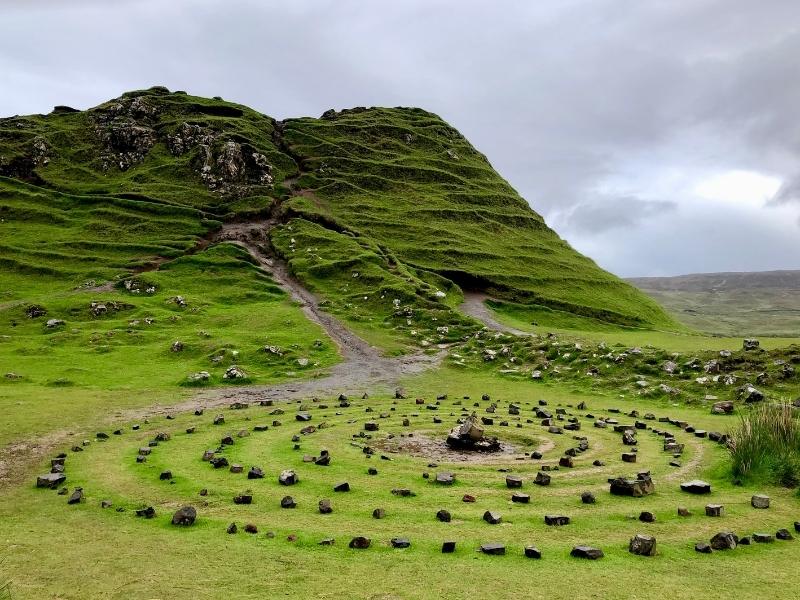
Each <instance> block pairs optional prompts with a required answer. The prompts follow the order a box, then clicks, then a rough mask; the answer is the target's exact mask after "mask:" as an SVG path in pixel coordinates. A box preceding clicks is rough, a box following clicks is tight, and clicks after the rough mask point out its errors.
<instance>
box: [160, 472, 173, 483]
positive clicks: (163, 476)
mask: <svg viewBox="0 0 800 600" xmlns="http://www.w3.org/2000/svg"><path fill="white" fill-rule="evenodd" d="M158 478H159V479H160V480H161V481H169V480H170V479H172V471H161V474H160V475H159V476H158Z"/></svg>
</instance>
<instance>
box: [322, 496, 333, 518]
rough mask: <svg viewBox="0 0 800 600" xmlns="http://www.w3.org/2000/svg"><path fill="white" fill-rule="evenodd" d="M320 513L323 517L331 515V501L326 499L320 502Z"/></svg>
mask: <svg viewBox="0 0 800 600" xmlns="http://www.w3.org/2000/svg"><path fill="white" fill-rule="evenodd" d="M319 512H320V514H321V515H329V514H331V513H332V512H333V506H331V501H330V500H327V499H324V500H320V501H319Z"/></svg>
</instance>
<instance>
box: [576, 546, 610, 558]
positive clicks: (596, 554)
mask: <svg viewBox="0 0 800 600" xmlns="http://www.w3.org/2000/svg"><path fill="white" fill-rule="evenodd" d="M569 555H570V556H572V557H574V558H587V559H589V560H597V559H599V558H603V556H604V555H603V551H602V550H600V548H593V547H591V546H575V547H574V548H573V549H572V551H571V552H570V553H569Z"/></svg>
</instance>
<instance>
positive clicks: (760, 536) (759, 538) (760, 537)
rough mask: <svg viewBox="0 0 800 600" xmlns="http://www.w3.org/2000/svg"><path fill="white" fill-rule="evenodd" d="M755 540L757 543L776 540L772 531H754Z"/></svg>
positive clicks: (767, 542) (768, 542)
mask: <svg viewBox="0 0 800 600" xmlns="http://www.w3.org/2000/svg"><path fill="white" fill-rule="evenodd" d="M753 541H754V542H755V543H756V544H770V543H772V542H774V541H775V537H774V536H773V535H772V534H770V533H754V534H753Z"/></svg>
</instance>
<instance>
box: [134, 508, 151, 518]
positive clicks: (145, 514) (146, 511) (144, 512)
mask: <svg viewBox="0 0 800 600" xmlns="http://www.w3.org/2000/svg"><path fill="white" fill-rule="evenodd" d="M134 514H135V515H136V516H137V517H142V518H144V519H152V518H153V517H155V516H156V509H155V508H153V507H152V506H148V507H147V508H140V509H138V510H136V511H135V513H134Z"/></svg>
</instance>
